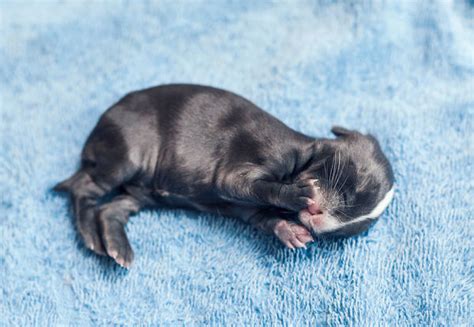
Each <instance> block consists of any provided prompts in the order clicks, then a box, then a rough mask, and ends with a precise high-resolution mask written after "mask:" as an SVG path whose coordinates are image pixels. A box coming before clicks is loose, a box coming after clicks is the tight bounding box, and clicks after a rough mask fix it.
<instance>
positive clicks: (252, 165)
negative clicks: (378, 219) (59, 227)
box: [55, 85, 393, 266]
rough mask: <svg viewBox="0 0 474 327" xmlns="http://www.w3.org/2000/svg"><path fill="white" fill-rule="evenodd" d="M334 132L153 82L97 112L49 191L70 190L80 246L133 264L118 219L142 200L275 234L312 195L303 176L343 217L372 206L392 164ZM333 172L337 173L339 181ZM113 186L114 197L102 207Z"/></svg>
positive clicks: (218, 94) (367, 139)
mask: <svg viewBox="0 0 474 327" xmlns="http://www.w3.org/2000/svg"><path fill="white" fill-rule="evenodd" d="M308 119H311V118H308ZM333 132H334V133H335V134H336V136H337V138H336V139H315V138H313V137H310V136H306V135H304V134H302V133H299V132H296V131H294V130H292V129H290V128H289V127H287V126H286V125H285V124H283V123H282V122H281V121H279V120H278V119H276V118H275V117H273V116H271V115H269V114H268V113H266V112H265V111H263V110H261V109H260V108H258V107H257V106H255V105H254V104H252V103H251V102H249V101H247V100H246V99H244V98H242V97H240V96H238V95H236V94H233V93H230V92H227V91H224V90H220V89H216V88H211V87H206V86H198V85H163V86H158V87H153V88H149V89H146V90H141V91H137V92H132V93H130V94H128V95H126V96H125V97H124V98H122V99H121V100H120V101H119V102H117V103H116V104H115V105H113V106H112V107H111V108H110V109H108V110H107V111H106V112H105V113H104V114H103V115H102V117H101V118H100V120H99V122H98V124H97V126H96V127H95V128H94V130H93V131H92V133H91V134H90V136H89V138H88V139H87V141H86V144H85V146H84V149H83V152H82V161H81V167H80V169H79V171H78V172H76V173H75V174H74V175H73V176H72V177H71V178H69V179H68V180H66V181H64V182H62V183H60V184H58V185H57V186H56V188H55V189H56V190H58V191H67V192H69V193H70V194H71V196H72V203H73V208H74V213H75V217H76V222H77V228H78V231H79V233H80V235H81V236H82V238H83V239H84V241H85V244H86V246H87V247H88V248H90V249H93V250H94V251H95V252H96V253H99V254H106V253H107V254H108V255H110V256H112V257H113V258H114V259H115V260H116V261H117V262H118V263H120V264H122V265H124V266H129V265H130V264H131V262H132V260H133V251H132V248H131V246H130V243H129V241H128V239H127V236H126V234H125V231H124V226H125V224H126V223H127V221H128V217H129V215H130V214H132V213H136V212H137V211H139V210H140V209H141V208H143V207H145V206H168V207H183V208H192V209H197V210H200V211H207V212H217V213H221V214H224V215H229V216H236V217H240V218H242V219H243V220H245V221H248V222H250V223H252V224H254V225H255V226H259V227H260V228H262V229H263V230H266V231H269V232H275V233H276V231H277V230H279V229H278V228H280V227H281V226H288V225H287V224H288V223H291V224H296V225H297V224H298V223H297V221H295V220H297V212H299V211H300V210H302V209H304V208H305V207H307V204H308V202H307V200H308V198H311V197H312V196H313V188H312V187H311V185H309V182H308V180H309V179H311V178H317V179H319V182H320V185H321V188H322V189H323V191H324V192H326V194H328V198H327V201H328V202H330V203H331V210H333V211H334V214H336V215H337V217H338V218H339V219H340V220H341V221H347V220H350V219H351V217H356V216H360V215H363V214H366V213H368V212H370V211H371V210H372V209H373V208H374V206H375V205H376V204H377V203H378V201H380V199H381V197H383V195H384V194H385V193H386V192H387V191H388V190H389V189H390V188H391V187H392V184H393V174H392V170H391V168H390V164H389V163H388V161H387V159H386V157H385V156H384V155H383V153H382V151H381V149H380V146H379V144H378V143H377V141H376V140H375V138H373V137H372V136H370V135H363V134H360V133H358V132H354V131H349V130H346V129H343V128H339V127H337V128H333ZM338 156H339V158H338ZM336 159H338V160H336ZM341 160H342V161H343V162H344V164H343V165H341V164H340V161H341ZM337 162H339V164H337V167H335V165H336V163H337ZM331 174H338V175H340V176H342V177H341V178H339V181H338V182H337V183H336V181H335V179H332V181H331V176H330V175H331ZM343 182H344V184H342V183H343ZM361 186H362V187H361ZM113 191H115V192H117V191H118V195H116V196H115V197H114V198H112V199H111V200H109V202H106V203H105V204H101V205H100V206H99V203H101V202H100V201H101V199H103V198H104V196H106V195H108V194H110V193H111V192H113ZM329 195H330V196H329ZM338 211H339V213H340V214H338ZM292 221H293V222H292ZM296 225H293V226H296ZM368 226H369V223H368V222H363V223H361V224H358V225H357V226H349V227H345V228H344V229H343V230H338V231H336V232H335V234H341V235H343V236H348V235H353V234H355V233H359V232H361V231H363V230H365V229H367V228H368ZM283 229H284V230H285V232H287V231H288V230H289V229H285V228H283ZM280 231H281V229H280Z"/></svg>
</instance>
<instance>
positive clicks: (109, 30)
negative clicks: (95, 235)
mask: <svg viewBox="0 0 474 327" xmlns="http://www.w3.org/2000/svg"><path fill="white" fill-rule="evenodd" d="M0 14H1V16H0V90H1V103H0V106H1V107H0V108H1V111H0V113H1V139H0V146H1V153H0V196H1V203H0V214H1V217H0V233H1V234H0V235H1V238H0V273H1V284H0V286H1V293H0V297H1V301H0V324H1V325H18V326H25V325H32V324H36V325H39V326H47V325H97V324H100V325H102V324H111V323H113V322H114V323H122V324H130V325H132V324H133V325H136V324H140V325H141V324H145V325H148V324H161V325H173V326H174V325H204V324H211V325H224V324H225V325H230V324H235V325H244V324H249V325H263V324H274V325H331V326H338V325H355V326H363V325H371V324H382V325H391V326H393V325H396V324H398V325H408V324H413V325H425V324H436V325H438V324H440V325H447V326H459V325H471V326H472V325H473V324H474V319H473V312H474V308H473V300H474V299H473V291H474V289H473V285H474V277H473V276H474V258H473V237H474V226H473V225H474V224H473V199H474V182H473V180H474V176H473V161H474V160H473V159H474V158H473V153H474V148H473V143H474V142H473V130H474V128H473V118H474V20H473V15H474V7H473V4H472V2H471V3H469V2H465V1H420V2H417V1H402V2H399V1H395V0H394V1H387V2H385V3H380V2H375V3H372V2H370V1H363V2H361V3H357V4H354V3H352V2H340V3H338V2H332V1H291V2H290V1H288V2H285V1H280V2H274V3H273V2H267V1H256V2H255V1H244V2H243V1H229V2H219V1H203V2H201V1H199V2H198V1H163V2H138V1H135V2H132V1H131V2H115V1H114V2H112V1H110V2H84V3H82V2H76V1H74V2H69V3H61V4H55V3H51V2H31V1H21V2H11V1H7V2H5V1H1V2H0ZM168 82H193V83H201V84H210V85H214V86H218V87H223V88H226V89H230V90H232V91H235V92H237V93H239V94H242V95H244V96H245V97H247V98H249V99H251V100H252V101H254V102H255V103H256V104H258V105H259V106H261V107H262V108H265V109H266V110H268V111H269V112H271V113H272V114H274V115H275V116H277V117H279V118H280V119H282V120H283V121H284V122H286V123H287V124H288V125H290V126H291V127H293V128H295V129H297V130H300V131H303V132H305V133H308V134H312V135H317V136H329V129H330V127H331V126H332V125H333V124H340V125H343V126H347V127H351V128H356V129H359V130H362V131H370V132H372V133H374V134H375V135H376V136H377V137H378V138H379V139H380V142H381V144H382V145H383V148H384V149H385V150H386V153H387V155H388V157H389V158H390V160H391V161H392V163H393V166H394V169H395V173H396V179H397V187H398V188H397V191H396V196H395V199H394V201H393V203H392V205H391V206H390V207H389V208H388V210H387V211H386V213H385V214H384V215H383V216H382V218H381V219H380V221H379V222H378V223H377V224H376V225H375V226H374V228H372V229H371V230H370V231H369V232H368V233H367V234H366V235H363V236H361V237H357V238H353V239H348V240H345V241H339V242H335V243H334V242H321V241H318V242H316V243H315V244H313V245H312V246H310V248H309V249H308V250H298V251H290V250H287V249H284V248H283V247H282V246H281V245H280V244H279V243H278V241H276V240H275V239H273V238H272V237H269V236H264V235H262V234H261V233H260V232H258V231H255V230H253V229H252V228H250V227H248V226H246V225H244V224H242V223H241V222H239V221H236V220H233V219H228V218H222V217H216V216H210V215H203V214H196V213H191V212H185V211H162V210H158V211H148V212H142V213H140V214H139V215H137V216H136V217H134V218H132V220H131V221H130V223H129V225H128V232H129V236H130V239H131V243H132V245H133V247H134V249H135V252H136V261H135V263H134V266H133V268H132V269H131V270H130V271H126V270H124V269H121V268H119V267H117V266H116V265H114V264H113V263H112V262H111V261H110V260H108V259H105V258H98V257H96V256H95V255H93V254H91V253H90V252H89V251H86V250H85V249H84V248H83V246H82V244H81V242H80V241H79V240H78V238H77V236H76V232H75V230H74V227H73V224H72V219H71V214H70V212H69V209H68V206H67V201H66V199H65V198H63V197H60V196H57V195H55V194H52V193H51V192H50V191H49V189H50V187H51V186H53V185H54V184H55V183H56V182H57V181H59V180H62V179H64V178H65V177H68V176H69V175H70V174H72V173H73V172H74V170H75V169H76V167H77V164H78V160H79V153H80V150H81V147H82V145H83V142H84V141H85V138H86V136H87V135H88V133H89V132H90V131H91V129H92V127H93V126H94V124H95V123H96V121H97V119H98V117H99V116H100V114H101V113H102V112H103V111H104V110H105V109H106V108H107V107H108V106H109V105H110V104H112V103H113V102H114V101H116V100H117V99H118V98H119V97H120V96H122V95H124V94H125V93H126V92H128V91H131V90H135V89H140V88H144V87H147V86H151V85H156V84H160V83H168ZM217 137H218V136H217Z"/></svg>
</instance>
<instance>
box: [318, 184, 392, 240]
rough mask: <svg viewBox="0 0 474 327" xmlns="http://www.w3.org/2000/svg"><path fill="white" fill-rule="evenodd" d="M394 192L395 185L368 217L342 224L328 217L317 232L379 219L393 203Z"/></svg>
mask: <svg viewBox="0 0 474 327" xmlns="http://www.w3.org/2000/svg"><path fill="white" fill-rule="evenodd" d="M394 192H395V185H394V186H392V188H391V189H390V191H388V192H387V194H385V196H384V197H383V199H382V200H380V202H379V203H378V204H377V205H376V206H375V208H374V209H373V210H372V211H371V212H369V213H368V214H366V215H363V216H359V217H357V218H355V219H352V220H351V221H348V222H345V223H341V222H338V221H337V219H336V218H334V217H328V220H327V223H326V224H325V225H324V226H323V228H321V229H320V230H319V231H318V230H317V231H316V232H319V233H327V232H332V231H335V230H336V229H338V228H341V227H343V226H347V225H350V224H354V223H357V222H359V221H362V220H366V219H375V218H377V217H379V216H380V215H381V214H382V212H383V211H384V210H385V209H386V208H387V207H388V205H389V204H390V202H391V201H392V199H393V194H394Z"/></svg>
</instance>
